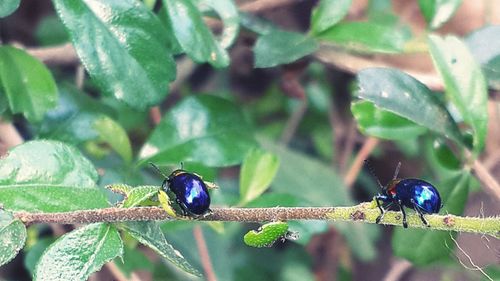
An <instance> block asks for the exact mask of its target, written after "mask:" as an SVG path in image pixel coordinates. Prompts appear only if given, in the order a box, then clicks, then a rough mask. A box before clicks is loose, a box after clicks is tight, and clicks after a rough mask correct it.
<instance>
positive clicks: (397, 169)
mask: <svg viewBox="0 0 500 281" xmlns="http://www.w3.org/2000/svg"><path fill="white" fill-rule="evenodd" d="M400 168H401V161H399V162H398V165H397V166H396V171H394V176H393V177H392V179H393V180H395V179H397V178H398V174H399V169H400Z"/></svg>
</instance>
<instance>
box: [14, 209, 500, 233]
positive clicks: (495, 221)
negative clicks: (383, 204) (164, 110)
mask: <svg viewBox="0 0 500 281" xmlns="http://www.w3.org/2000/svg"><path fill="white" fill-rule="evenodd" d="M379 214H380V211H379V210H378V209H377V208H376V206H375V204H374V203H373V202H369V203H362V204H359V205H356V206H352V207H275V208H213V209H212V213H210V214H209V215H207V216H205V217H203V218H200V220H203V221H238V222H269V221H277V220H283V221H287V220H332V221H351V222H366V223H375V219H376V218H377V217H378V216H379ZM14 216H15V217H17V218H18V219H20V220H21V221H22V222H24V223H25V224H27V225H30V224H34V223H60V224H75V223H82V224H85V223H96V222H123V221H149V220H180V219H181V220H186V219H188V218H183V217H171V216H169V215H168V214H167V213H166V212H165V211H164V210H163V209H162V208H160V207H136V208H114V207H113V208H105V209H95V210H82V211H74V212H65V213H29V212H14ZM407 219H408V226H409V227H416V228H426V229H428V228H427V227H426V226H425V225H423V224H422V221H421V220H420V217H419V216H418V215H416V214H413V213H412V214H408V216H407ZM426 219H427V221H428V222H429V225H430V226H431V227H430V229H433V230H448V231H457V232H471V233H482V234H486V235H491V236H493V237H496V238H500V217H491V218H477V217H460V216H455V215H426ZM382 224H385V225H398V226H401V225H402V216H401V213H400V212H393V211H388V212H387V213H386V215H385V216H384V220H383V221H382Z"/></svg>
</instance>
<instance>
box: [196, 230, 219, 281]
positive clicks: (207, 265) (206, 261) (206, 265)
mask: <svg viewBox="0 0 500 281" xmlns="http://www.w3.org/2000/svg"><path fill="white" fill-rule="evenodd" d="M193 235H194V239H195V240H196V246H197V247H198V253H199V254H200V259H201V264H202V266H203V270H204V271H205V277H206V278H207V281H217V277H216V276H215V273H214V269H213V266H212V262H211V260H210V255H209V254H208V248H207V243H206V242H205V238H204V237H203V231H202V230H201V226H199V225H196V226H195V227H194V228H193Z"/></svg>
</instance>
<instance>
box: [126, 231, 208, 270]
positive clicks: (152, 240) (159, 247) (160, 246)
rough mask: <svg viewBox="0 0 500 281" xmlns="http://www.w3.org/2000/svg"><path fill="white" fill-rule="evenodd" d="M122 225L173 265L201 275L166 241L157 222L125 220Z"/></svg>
mask: <svg viewBox="0 0 500 281" xmlns="http://www.w3.org/2000/svg"><path fill="white" fill-rule="evenodd" d="M123 227H124V228H125V230H126V231H127V233H129V234H130V235H131V236H132V237H134V238H135V239H137V240H138V241H139V242H141V243H142V244H144V245H146V246H148V247H149V248H151V249H153V250H154V251H155V252H157V253H158V254H159V255H161V256H162V257H164V258H166V259H167V260H169V261H170V262H171V263H173V264H174V265H175V266H177V267H179V268H180V269H182V270H184V271H185V272H188V273H191V274H193V275H196V276H201V274H200V272H199V271H198V270H196V269H195V268H194V267H193V266H192V265H191V264H189V262H188V261H187V260H186V259H184V257H183V256H182V255H181V253H180V252H179V251H177V250H175V249H174V247H172V245H170V244H169V243H168V242H167V240H166V239H165V236H164V235H163V232H162V231H161V229H160V226H159V224H158V223H157V222H153V221H149V222H127V223H124V224H123Z"/></svg>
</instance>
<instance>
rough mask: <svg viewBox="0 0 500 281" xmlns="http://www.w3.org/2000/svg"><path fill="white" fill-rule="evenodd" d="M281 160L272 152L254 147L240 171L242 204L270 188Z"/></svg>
mask: <svg viewBox="0 0 500 281" xmlns="http://www.w3.org/2000/svg"><path fill="white" fill-rule="evenodd" d="M279 165H280V161H279V159H278V157H277V156H276V155H274V154H272V153H268V152H265V151H263V150H261V149H257V148H255V149H252V150H250V152H249V153H248V154H247V156H246V157H245V160H244V161H243V165H242V166H241V171H240V202H241V203H240V204H245V203H246V202H250V201H252V200H253V199H255V198H257V197H259V195H261V194H262V193H264V191H266V190H267V189H268V188H269V185H270V184H271V182H272V181H273V179H274V176H275V175H276V172H277V171H278V167H279Z"/></svg>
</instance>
